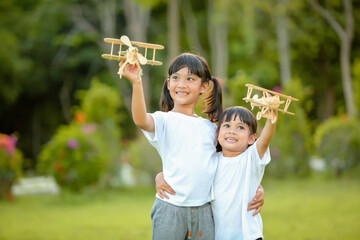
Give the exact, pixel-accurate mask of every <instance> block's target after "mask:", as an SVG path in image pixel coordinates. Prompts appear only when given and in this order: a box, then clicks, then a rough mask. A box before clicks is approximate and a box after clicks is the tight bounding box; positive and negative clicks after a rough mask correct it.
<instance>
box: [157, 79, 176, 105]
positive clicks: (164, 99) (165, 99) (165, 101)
mask: <svg viewBox="0 0 360 240" xmlns="http://www.w3.org/2000/svg"><path fill="white" fill-rule="evenodd" d="M159 105H160V110H161V111H163V112H168V111H171V110H172V109H173V108H174V100H173V99H172V98H171V96H170V91H169V89H168V87H167V79H165V81H164V85H163V88H162V92H161V98H160V102H159Z"/></svg>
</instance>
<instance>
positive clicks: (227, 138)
mask: <svg viewBox="0 0 360 240" xmlns="http://www.w3.org/2000/svg"><path fill="white" fill-rule="evenodd" d="M225 141H226V142H228V143H236V142H237V141H238V140H237V139H236V138H234V137H226V138H225Z"/></svg>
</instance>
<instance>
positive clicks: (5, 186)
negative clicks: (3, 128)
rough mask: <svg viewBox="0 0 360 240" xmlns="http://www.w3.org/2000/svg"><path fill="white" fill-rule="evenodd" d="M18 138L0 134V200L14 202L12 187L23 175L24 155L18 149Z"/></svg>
mask: <svg viewBox="0 0 360 240" xmlns="http://www.w3.org/2000/svg"><path fill="white" fill-rule="evenodd" d="M16 143H17V138H16V137H15V136H9V135H6V134H0V199H1V198H7V199H8V200H10V201H12V200H13V196H12V194H11V186H12V185H13V183H14V182H15V180H16V179H18V178H19V177H20V176H21V175H22V162H23V161H22V160H23V158H22V153H21V151H20V150H18V149H16Z"/></svg>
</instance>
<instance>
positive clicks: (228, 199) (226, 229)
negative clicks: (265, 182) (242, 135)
mask: <svg viewBox="0 0 360 240" xmlns="http://www.w3.org/2000/svg"><path fill="white" fill-rule="evenodd" d="M256 143H257V142H255V143H254V144H253V145H252V146H250V147H249V148H248V149H247V150H246V151H245V152H243V153H242V154H240V155H238V156H236V157H224V156H223V154H222V152H219V153H217V156H218V160H219V165H218V168H217V172H216V175H215V180H214V195H215V200H214V201H212V202H211V207H212V210H213V214H214V221H215V239H216V240H248V239H249V240H254V239H257V238H260V237H261V238H263V225H262V220H261V216H260V214H257V215H256V216H252V214H253V212H254V211H255V210H252V211H248V210H247V206H248V203H249V202H251V201H252V199H253V198H254V196H255V194H256V190H257V188H258V187H259V185H260V182H261V179H262V177H263V175H264V170H265V166H266V165H267V164H268V163H269V162H270V160H271V158H270V150H269V149H268V150H267V151H266V153H265V154H264V156H263V158H262V159H260V157H259V154H258V151H257V149H256Z"/></svg>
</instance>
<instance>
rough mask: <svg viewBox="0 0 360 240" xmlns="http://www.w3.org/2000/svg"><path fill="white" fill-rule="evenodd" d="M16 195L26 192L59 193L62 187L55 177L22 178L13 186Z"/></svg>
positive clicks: (12, 189)
mask: <svg viewBox="0 0 360 240" xmlns="http://www.w3.org/2000/svg"><path fill="white" fill-rule="evenodd" d="M11 191H12V193H13V194H14V195H26V194H58V193H60V187H59V185H58V184H57V183H56V181H55V179H54V178H53V177H44V176H40V177H31V178H21V179H20V180H19V181H18V182H17V183H16V184H14V185H13V186H12V188H11Z"/></svg>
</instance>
